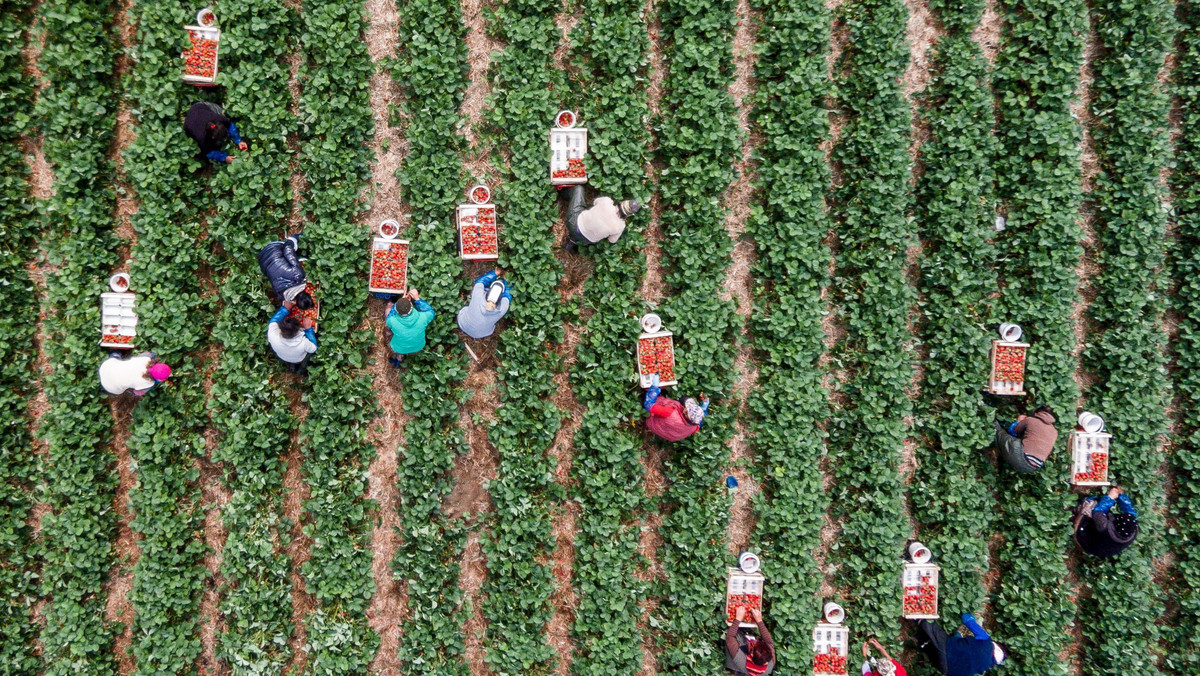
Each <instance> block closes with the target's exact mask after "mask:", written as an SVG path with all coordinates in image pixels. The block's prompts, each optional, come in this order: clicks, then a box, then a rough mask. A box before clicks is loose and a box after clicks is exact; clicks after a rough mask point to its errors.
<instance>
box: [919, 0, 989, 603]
mask: <svg viewBox="0 0 1200 676" xmlns="http://www.w3.org/2000/svg"><path fill="white" fill-rule="evenodd" d="M984 4H985V3H984V2H983V0H971V1H969V2H947V1H946V0H937V1H936V2H932V3H930V9H932V10H933V11H934V12H935V13H936V16H937V18H938V20H939V21H940V22H941V24H942V26H943V27H944V28H945V31H946V34H945V36H943V37H942V38H941V39H940V40H939V41H938V43H937V45H936V50H937V51H936V52H935V54H934V55H933V56H932V66H931V70H932V73H933V77H932V80H931V82H930V84H929V86H928V88H926V90H925V92H924V94H923V96H922V101H921V115H922V118H923V120H924V122H925V123H926V124H928V126H929V131H930V138H929V140H928V141H926V142H925V144H924V145H922V146H921V157H922V159H923V162H924V173H923V174H922V176H921V178H920V179H919V182H918V184H917V195H916V204H915V212H916V221H917V223H918V226H919V228H920V231H919V232H920V235H921V240H922V244H923V247H922V249H923V255H922V257H921V260H920V289H921V293H922V295H923V297H924V302H923V303H922V305H921V310H922V316H921V336H922V340H923V342H924V346H925V349H926V351H927V355H928V356H927V357H926V360H925V380H924V383H923V384H922V385H921V391H922V402H921V408H922V411H921V413H920V414H919V415H918V418H917V427H918V429H920V430H922V432H923V434H922V438H921V445H920V446H919V447H918V456H917V458H918V461H917V471H916V473H915V481H914V482H913V484H912V485H911V488H910V491H911V493H910V498H911V508H912V513H913V516H914V518H915V519H916V520H917V522H918V524H919V525H920V538H921V541H922V542H924V543H925V544H927V545H928V546H929V547H930V548H931V550H932V551H934V552H936V553H937V562H938V565H939V566H941V582H942V584H941V588H940V591H939V597H940V600H939V604H940V605H941V608H942V610H943V613H944V615H945V616H946V617H950V618H954V617H956V616H957V615H958V614H959V613H975V612H978V611H979V610H980V609H981V608H982V606H983V603H984V601H985V595H986V588H985V587H984V582H983V577H984V574H985V573H986V572H987V570H988V541H987V539H986V538H984V537H981V536H980V533H989V532H992V528H991V517H992V515H993V510H992V509H991V508H990V504H991V503H992V501H993V500H994V499H995V497H994V495H993V488H992V487H993V486H994V485H995V483H996V471H995V469H994V467H993V465H992V464H991V463H990V462H989V461H988V456H987V455H986V454H985V453H984V452H983V451H984V449H986V448H987V447H988V446H989V445H991V443H992V437H993V426H992V414H991V413H990V412H989V411H990V410H989V409H988V408H986V407H985V406H984V405H983V402H982V400H981V398H980V395H979V390H980V388H981V387H982V386H983V384H984V383H985V382H986V380H987V377H988V375H989V361H988V346H989V344H990V340H991V338H992V337H994V335H995V334H994V332H993V331H992V321H993V319H992V302H993V301H992V295H993V294H994V293H995V292H996V290H997V280H996V272H995V269H994V267H993V265H994V261H995V256H996V251H995V248H994V247H993V245H992V236H993V235H994V234H995V230H994V228H993V223H994V219H995V214H996V202H995V182H996V175H995V172H994V170H993V167H992V163H993V161H994V159H995V157H996V152H997V150H998V148H997V143H996V139H995V136H994V135H993V133H992V128H993V126H994V124H995V113H994V109H993V103H994V101H993V95H992V90H991V86H990V82H989V78H988V69H989V66H988V63H987V60H986V59H985V58H984V56H983V53H982V51H981V49H980V47H979V44H978V43H976V42H975V40H974V39H972V31H974V30H975V27H976V26H977V25H978V23H979V20H980V17H981V16H982V14H983V11H984Z"/></svg>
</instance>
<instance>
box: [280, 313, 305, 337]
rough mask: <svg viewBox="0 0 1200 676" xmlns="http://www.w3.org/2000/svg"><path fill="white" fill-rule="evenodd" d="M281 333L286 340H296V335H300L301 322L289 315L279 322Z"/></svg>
mask: <svg viewBox="0 0 1200 676" xmlns="http://www.w3.org/2000/svg"><path fill="white" fill-rule="evenodd" d="M279 333H280V334H281V335H282V336H283V337H284V338H295V337H296V334H297V333H300V320H299V319H296V318H295V317H293V316H291V315H288V316H287V317H285V318H284V320H283V321H281V322H279Z"/></svg>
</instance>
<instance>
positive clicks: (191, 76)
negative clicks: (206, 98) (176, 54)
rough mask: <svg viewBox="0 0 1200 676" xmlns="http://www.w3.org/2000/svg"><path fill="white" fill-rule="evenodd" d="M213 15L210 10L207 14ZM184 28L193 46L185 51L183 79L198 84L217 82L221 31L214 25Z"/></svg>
mask: <svg viewBox="0 0 1200 676" xmlns="http://www.w3.org/2000/svg"><path fill="white" fill-rule="evenodd" d="M211 15H212V13H211V12H209V14H208V15H207V16H210V17H211ZM214 21H215V19H214ZM184 30H186V31H187V32H188V39H189V40H191V46H190V47H188V48H187V49H186V50H184V52H183V81H184V82H187V83H189V84H196V85H211V84H214V83H216V81H217V69H218V58H217V51H218V47H219V46H220V43H221V31H220V30H218V29H217V28H216V27H214V26H212V25H208V26H184Z"/></svg>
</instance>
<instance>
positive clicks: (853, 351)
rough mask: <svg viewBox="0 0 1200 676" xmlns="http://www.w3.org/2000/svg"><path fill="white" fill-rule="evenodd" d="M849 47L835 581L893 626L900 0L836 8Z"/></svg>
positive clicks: (903, 205)
mask: <svg viewBox="0 0 1200 676" xmlns="http://www.w3.org/2000/svg"><path fill="white" fill-rule="evenodd" d="M837 16H838V21H839V22H840V23H841V25H842V26H843V27H844V28H845V30H846V32H847V35H846V48H845V50H844V51H843V52H842V55H841V58H840V59H839V61H838V63H837V64H836V65H835V69H836V72H837V73H839V75H838V77H837V87H838V91H837V95H838V99H837V104H838V106H839V112H840V113H841V114H842V116H843V127H842V136H841V139H839V141H838V143H837V145H836V146H835V147H834V150H833V158H832V159H833V162H834V163H835V166H836V167H837V168H838V169H839V170H840V173H841V184H840V185H839V186H838V187H837V188H836V189H835V190H834V191H833V193H832V213H833V217H834V220H835V223H836V230H837V232H838V237H839V240H838V249H837V269H836V271H835V272H834V281H835V295H834V298H835V303H836V304H837V306H838V313H839V321H840V322H841V324H842V326H843V327H844V329H845V331H846V336H845V338H844V339H842V340H841V341H840V344H839V345H838V346H837V347H836V348H835V351H834V355H835V357H836V359H837V360H838V362H839V363H840V364H841V367H842V369H844V371H845V382H843V383H840V385H839V390H838V392H837V394H838V396H839V397H840V398H843V401H842V402H841V404H840V406H838V407H837V408H836V409H835V411H834V413H833V416H832V419H831V421H830V443H829V454H830V456H831V457H832V459H833V461H834V470H833V476H834V488H833V490H832V491H831V494H830V496H829V498H830V502H831V503H832V506H833V509H832V513H833V515H834V516H835V517H836V519H837V520H838V521H839V522H840V526H841V533H840V536H839V542H838V546H837V552H836V554H835V555H834V556H833V559H834V561H835V563H836V564H837V566H838V578H839V580H838V586H839V588H840V591H841V592H842V594H844V595H845V597H846V599H847V600H848V601H849V602H850V603H851V604H852V607H853V608H854V609H855V612H854V618H855V619H854V626H855V630H856V631H859V632H862V633H864V634H875V635H877V636H879V637H881V638H885V637H886V638H891V637H894V636H896V634H897V630H898V628H899V621H898V620H897V618H898V617H899V616H900V603H899V601H900V597H899V594H898V593H897V580H898V579H899V573H900V554H901V552H902V551H903V546H904V539H905V536H906V535H907V534H908V532H909V529H910V526H909V524H908V522H907V519H905V518H904V516H903V511H902V506H903V486H902V485H901V483H900V473H899V465H900V452H901V449H902V448H903V445H904V438H905V435H906V432H907V428H906V425H905V422H904V419H905V417H906V416H908V415H909V414H910V413H911V410H912V406H911V403H910V401H909V398H908V394H907V391H906V389H907V388H908V387H909V384H910V382H911V381H912V377H913V365H912V361H913V359H912V354H911V351H910V350H911V346H910V345H909V341H910V332H909V329H908V314H909V308H910V306H911V305H912V302H913V300H914V293H913V289H912V288H911V287H910V286H909V284H908V282H907V280H906V279H905V271H904V267H905V253H906V250H907V248H908V247H909V245H910V244H911V243H912V242H913V239H914V237H913V235H914V227H913V224H912V222H911V221H910V219H909V217H908V213H907V212H908V207H909V204H910V201H911V196H910V193H909V187H908V181H909V169H910V165H911V160H910V158H909V154H908V133H909V125H910V122H911V113H910V107H909V105H908V103H907V102H906V101H905V99H904V97H903V94H902V91H901V84H900V78H901V76H902V74H903V73H904V69H905V66H906V65H907V64H908V58H909V54H908V46H907V44H906V43H905V40H904V35H905V23H906V21H907V17H908V12H907V10H906V9H905V5H904V3H903V2H901V1H899V0H853V1H851V2H847V3H846V4H844V5H842V6H841V7H840V8H839V9H838V15H837Z"/></svg>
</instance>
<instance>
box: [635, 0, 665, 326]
mask: <svg viewBox="0 0 1200 676" xmlns="http://www.w3.org/2000/svg"><path fill="white" fill-rule="evenodd" d="M645 16H646V25H647V28H648V29H649V34H650V54H649V55H648V59H647V61H648V71H647V72H648V74H649V81H648V82H647V84H646V103H647V104H648V106H649V108H650V118H651V119H654V118H657V117H659V116H660V115H661V114H662V110H661V105H660V102H661V101H662V94H663V78H665V77H666V74H667V72H666V70H665V68H666V64H665V63H663V41H662V37H660V33H661V32H662V22H660V21H659V19H658V0H647V1H646V10H645ZM646 131H647V132H648V134H649V138H650V147H649V148H648V150H650V151H651V152H650V154H649V156H648V157H649V158H651V159H648V160H647V163H646V174H647V175H648V176H649V177H650V180H651V182H652V184H653V185H652V186H651V189H652V192H651V193H650V203H649V205H647V206H648V207H649V211H650V222H649V223H647V224H646V229H645V230H644V231H643V236H644V237H645V239H646V247H645V249H644V252H645V254H646V274H645V276H644V277H642V287H641V289H640V290H639V295H640V296H641V298H642V300H644V301H645V302H646V303H647V304H649V306H650V307H655V306H656V305H657V304H658V303H659V302H660V301H662V299H663V297H664V296H665V295H666V287H665V285H664V283H663V279H662V275H663V271H662V251H661V249H660V248H659V244H660V243H661V241H662V237H663V232H662V211H663V207H662V201H661V200H660V199H659V197H658V190H657V189H654V188H655V187H656V186H657V184H658V172H659V171H660V170H661V169H662V167H661V166H659V165H658V163H656V162H655V161H654V160H653V159H652V158H653V157H654V155H653V151H655V150H657V148H658V141H657V139H656V138H655V135H654V127H653V125H652V124H651V122H650V120H647V123H646Z"/></svg>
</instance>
